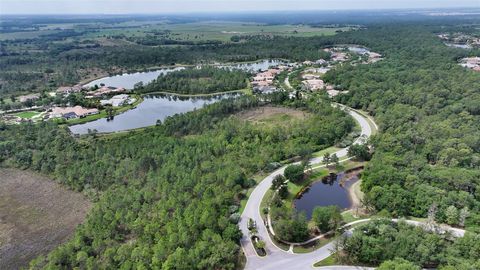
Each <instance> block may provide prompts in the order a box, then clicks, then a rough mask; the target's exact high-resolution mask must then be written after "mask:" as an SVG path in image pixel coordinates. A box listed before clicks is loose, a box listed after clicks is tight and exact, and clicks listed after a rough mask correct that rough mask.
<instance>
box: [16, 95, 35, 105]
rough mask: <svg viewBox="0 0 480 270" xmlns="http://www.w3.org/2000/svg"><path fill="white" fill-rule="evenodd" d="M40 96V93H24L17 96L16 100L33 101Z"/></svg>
mask: <svg viewBox="0 0 480 270" xmlns="http://www.w3.org/2000/svg"><path fill="white" fill-rule="evenodd" d="M39 98H40V94H30V95H24V96H19V97H18V101H20V102H22V103H23V102H27V101H35V100H38V99H39Z"/></svg>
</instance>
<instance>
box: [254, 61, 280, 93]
mask: <svg viewBox="0 0 480 270" xmlns="http://www.w3.org/2000/svg"><path fill="white" fill-rule="evenodd" d="M287 68H288V67H287V66H283V65H282V66H277V67H276V68H270V69H268V70H266V71H261V72H259V73H257V74H255V76H254V77H253V79H252V87H253V91H254V92H260V93H272V92H274V91H276V90H277V88H276V87H275V86H274V85H273V80H274V79H275V76H277V75H278V74H279V73H280V72H282V71H283V70H286V69H287Z"/></svg>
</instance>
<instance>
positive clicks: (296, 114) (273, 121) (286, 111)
mask: <svg viewBox="0 0 480 270" xmlns="http://www.w3.org/2000/svg"><path fill="white" fill-rule="evenodd" d="M237 116H238V117H239V118H240V119H242V120H246V121H249V122H253V123H258V124H264V125H267V126H289V125H291V124H292V122H296V120H305V119H306V118H308V117H309V116H310V113H308V112H304V111H301V110H295V109H291V108H285V107H273V106H263V107H258V108H254V109H250V110H246V111H242V112H240V113H238V114H237Z"/></svg>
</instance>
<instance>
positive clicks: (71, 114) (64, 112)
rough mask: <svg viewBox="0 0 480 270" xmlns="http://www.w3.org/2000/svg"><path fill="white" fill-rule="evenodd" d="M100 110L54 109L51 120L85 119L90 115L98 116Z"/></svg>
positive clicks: (76, 107)
mask: <svg viewBox="0 0 480 270" xmlns="http://www.w3.org/2000/svg"><path fill="white" fill-rule="evenodd" d="M98 113H99V111H98V109H95V108H94V109H88V108H83V107H82V106H75V107H54V108H53V109H52V112H51V113H50V118H58V117H63V118H66V119H71V118H77V117H85V116H88V115H93V114H98Z"/></svg>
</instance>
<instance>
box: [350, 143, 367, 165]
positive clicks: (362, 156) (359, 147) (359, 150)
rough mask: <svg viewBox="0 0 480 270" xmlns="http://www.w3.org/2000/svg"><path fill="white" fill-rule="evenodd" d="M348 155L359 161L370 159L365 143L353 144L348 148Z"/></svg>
mask: <svg viewBox="0 0 480 270" xmlns="http://www.w3.org/2000/svg"><path fill="white" fill-rule="evenodd" d="M348 156H349V157H353V158H355V159H357V160H360V161H365V160H370V158H371V156H370V152H369V149H368V146H367V145H365V144H354V145H352V146H350V147H349V148H348Z"/></svg>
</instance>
